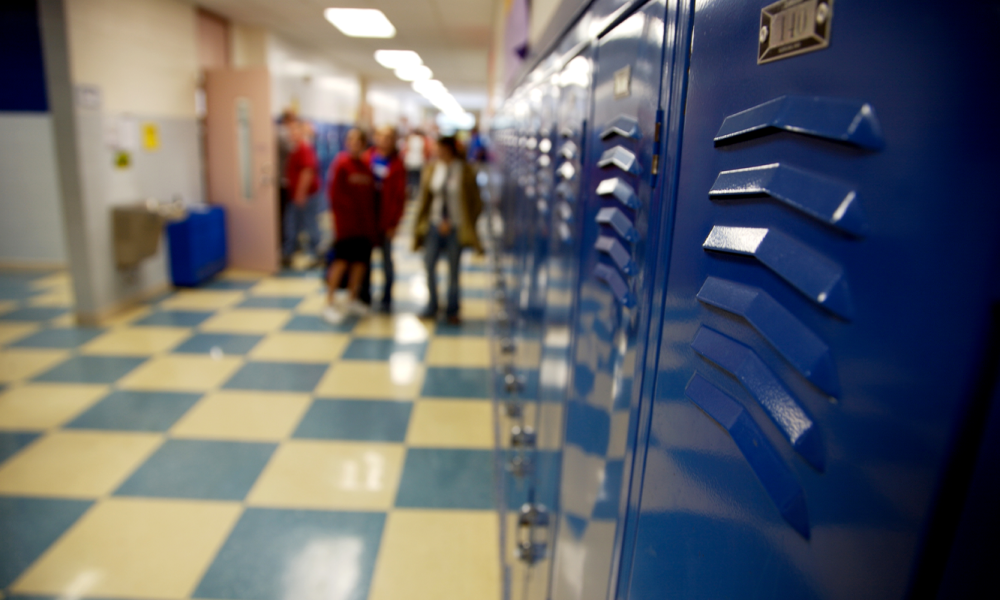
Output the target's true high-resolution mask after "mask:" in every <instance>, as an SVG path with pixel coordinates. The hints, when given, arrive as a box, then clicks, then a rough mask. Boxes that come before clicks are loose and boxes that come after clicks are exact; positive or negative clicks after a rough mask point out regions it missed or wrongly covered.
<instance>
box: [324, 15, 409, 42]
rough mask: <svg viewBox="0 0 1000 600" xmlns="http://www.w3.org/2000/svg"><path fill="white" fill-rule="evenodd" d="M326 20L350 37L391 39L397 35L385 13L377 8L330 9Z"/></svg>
mask: <svg viewBox="0 0 1000 600" xmlns="http://www.w3.org/2000/svg"><path fill="white" fill-rule="evenodd" d="M323 16H324V17H326V20H327V21H329V22H330V23H332V24H333V26H334V27H336V28H337V29H339V30H340V32H341V33H343V34H344V35H346V36H349V37H363V38H391V37H395V35H396V28H395V27H393V26H392V23H390V22H389V19H387V18H386V16H385V13H383V12H382V11H380V10H378V9H375V8H328V9H326V10H325V11H323Z"/></svg>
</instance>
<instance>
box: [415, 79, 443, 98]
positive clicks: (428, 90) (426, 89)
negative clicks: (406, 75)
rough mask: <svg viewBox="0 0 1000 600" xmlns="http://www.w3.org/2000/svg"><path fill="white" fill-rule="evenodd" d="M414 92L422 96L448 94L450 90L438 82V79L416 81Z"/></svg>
mask: <svg viewBox="0 0 1000 600" xmlns="http://www.w3.org/2000/svg"><path fill="white" fill-rule="evenodd" d="M413 91H415V92H416V93H418V94H420V95H422V96H428V95H433V94H440V93H441V92H444V93H446V94H447V93H448V90H447V88H445V87H444V84H443V83H441V82H440V81H438V80H437V79H427V80H423V81H414V82H413Z"/></svg>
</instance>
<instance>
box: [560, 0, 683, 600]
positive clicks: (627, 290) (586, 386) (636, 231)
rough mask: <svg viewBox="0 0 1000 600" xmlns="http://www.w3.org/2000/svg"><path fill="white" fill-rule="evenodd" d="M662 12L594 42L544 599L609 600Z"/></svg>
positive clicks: (628, 440)
mask: <svg viewBox="0 0 1000 600" xmlns="http://www.w3.org/2000/svg"><path fill="white" fill-rule="evenodd" d="M664 14H665V2H664V1H654V2H651V3H648V4H647V5H645V6H644V7H643V8H641V9H640V10H638V11H637V12H635V13H634V14H632V15H630V16H628V17H627V18H625V19H624V20H623V21H622V22H621V23H620V24H618V25H617V26H616V27H614V28H613V29H611V30H610V31H609V32H608V33H606V34H605V35H604V36H603V37H601V39H600V40H599V41H598V44H597V47H596V49H595V54H596V57H595V61H596V62H595V67H594V74H593V79H594V83H593V90H594V91H593V107H592V118H591V119H590V121H589V124H590V126H589V127H588V131H587V149H586V154H585V160H584V163H583V165H582V167H583V171H584V173H583V175H584V176H583V180H582V181H583V186H584V187H583V188H582V189H580V191H579V196H580V199H579V201H578V206H577V207H576V209H575V210H574V218H578V219H580V222H581V229H580V241H579V252H578V255H577V256H578V261H579V265H580V266H579V269H580V271H579V285H578V287H577V289H576V294H577V298H578V300H577V307H576V309H575V317H574V322H573V343H572V349H571V360H572V368H571V375H570V379H569V382H568V383H569V394H568V401H567V402H566V408H565V413H566V414H565V442H564V447H563V452H562V470H561V476H562V482H561V491H560V495H559V498H560V506H559V512H558V514H557V518H558V529H557V539H556V544H555V548H554V552H555V554H554V565H553V582H552V598H555V599H557V600H564V599H581V600H582V599H590V598H595V599H596V598H606V597H607V595H608V593H609V584H610V582H611V581H612V580H613V577H614V565H615V564H616V560H617V559H616V556H617V553H616V547H617V546H618V541H617V537H618V536H619V531H618V521H619V510H620V506H622V494H623V491H625V490H627V488H628V482H627V481H626V480H625V479H626V478H625V477H623V475H624V474H626V473H629V472H630V469H629V468H628V466H627V465H628V464H629V463H630V461H631V457H632V455H633V452H632V448H631V446H632V445H633V444H634V428H635V425H636V415H637V412H638V398H639V387H640V386H639V380H640V374H641V365H642V363H643V346H642V345H641V343H640V342H641V340H642V339H643V337H644V331H643V329H644V324H645V323H646V322H647V318H648V316H649V303H648V302H647V301H646V299H647V297H648V295H649V291H650V288H649V285H648V282H649V281H651V280H652V278H651V273H652V271H653V269H654V268H655V262H656V261H655V258H656V257H655V255H654V254H653V253H651V252H649V246H648V241H649V240H650V239H653V240H655V239H656V235H657V234H656V231H655V227H654V228H650V226H649V224H650V223H657V222H658V219H659V211H660V204H659V202H658V201H656V197H655V195H653V194H651V190H652V189H653V186H654V184H655V179H656V176H655V168H656V165H655V162H654V153H655V148H656V144H655V142H654V139H655V135H656V133H655V132H656V121H657V107H658V100H659V89H660V76H661V72H662V48H663V39H664Z"/></svg>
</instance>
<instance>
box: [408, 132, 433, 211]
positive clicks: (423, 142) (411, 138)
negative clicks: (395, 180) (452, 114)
mask: <svg viewBox="0 0 1000 600" xmlns="http://www.w3.org/2000/svg"><path fill="white" fill-rule="evenodd" d="M404 148H405V149H404V151H403V164H404V165H405V166H406V176H407V177H406V184H407V187H408V189H407V192H408V195H409V196H413V194H414V193H415V192H416V191H417V188H418V186H419V185H420V174H421V173H422V172H423V170H424V163H426V162H427V159H428V157H430V153H431V148H430V143H429V141H428V140H427V138H426V137H425V136H424V133H423V132H422V131H421V130H420V129H414V130H413V131H412V132H410V135H408V136H406V144H404Z"/></svg>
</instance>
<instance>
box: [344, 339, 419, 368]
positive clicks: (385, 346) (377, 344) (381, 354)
mask: <svg viewBox="0 0 1000 600" xmlns="http://www.w3.org/2000/svg"><path fill="white" fill-rule="evenodd" d="M397 352H400V353H406V354H411V355H413V356H415V357H416V359H417V360H418V361H421V362H423V360H424V354H425V353H426V352H427V344H426V343H422V344H400V343H398V342H397V341H396V340H394V339H391V338H354V339H353V340H351V343H350V344H348V345H347V348H346V349H345V350H344V354H343V355H342V356H341V359H342V360H389V357H390V356H392V355H393V354H395V353H397Z"/></svg>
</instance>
